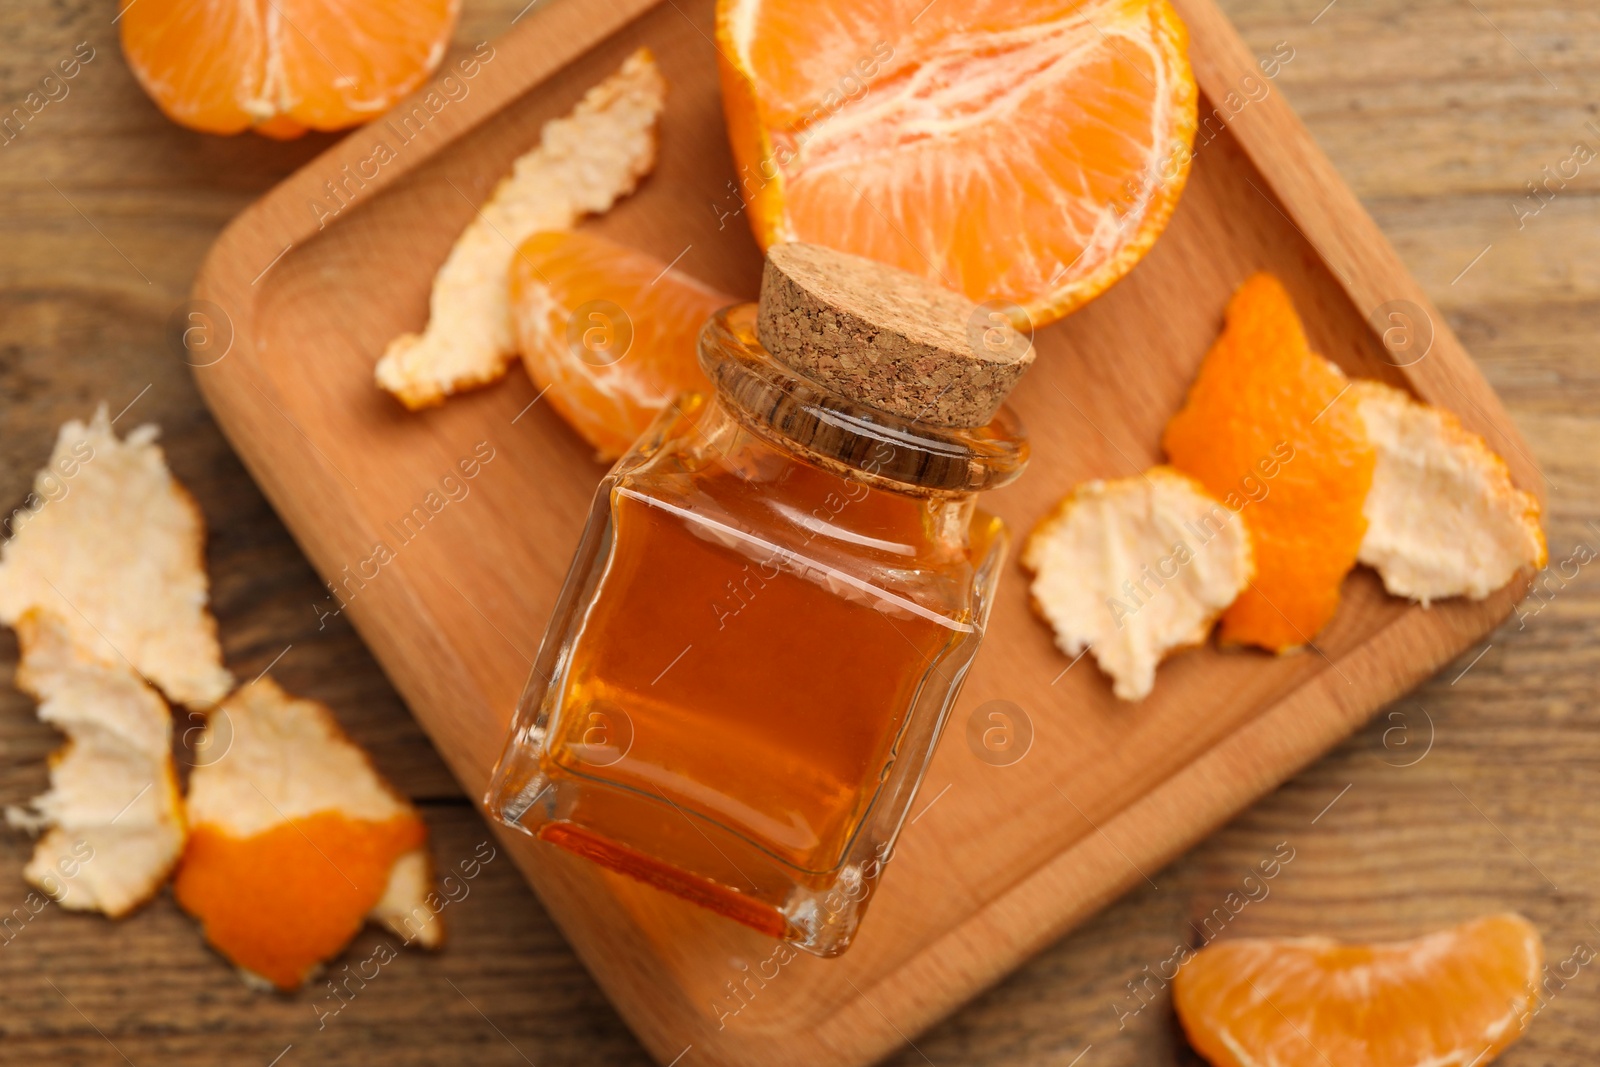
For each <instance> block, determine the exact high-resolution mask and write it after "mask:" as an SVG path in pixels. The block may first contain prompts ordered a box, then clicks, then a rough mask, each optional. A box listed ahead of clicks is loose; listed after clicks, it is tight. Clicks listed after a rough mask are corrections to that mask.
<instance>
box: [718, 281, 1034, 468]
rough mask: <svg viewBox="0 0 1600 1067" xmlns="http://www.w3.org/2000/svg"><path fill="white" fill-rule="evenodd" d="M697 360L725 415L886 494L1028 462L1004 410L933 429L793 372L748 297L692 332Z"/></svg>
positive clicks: (1018, 434) (775, 443) (1015, 427)
mask: <svg viewBox="0 0 1600 1067" xmlns="http://www.w3.org/2000/svg"><path fill="white" fill-rule="evenodd" d="M700 365H701V368H702V369H703V370H704V371H705V372H706V375H707V377H709V378H710V379H711V381H712V383H713V384H714V385H715V386H716V390H717V399H718V403H719V404H720V405H721V406H722V407H723V408H724V409H725V410H726V412H727V414H728V415H729V416H730V417H731V418H732V419H734V420H735V421H737V422H738V423H739V424H740V425H741V426H742V427H744V428H745V429H746V430H748V431H749V432H750V433H752V434H754V435H756V436H759V437H761V438H763V439H764V440H766V441H767V442H768V443H769V444H770V445H772V446H773V447H774V448H777V449H780V450H785V451H788V452H791V453H793V454H795V455H796V456H799V457H803V458H804V459H805V460H807V461H808V462H810V463H812V464H813V465H815V466H818V467H820V468H822V469H824V470H828V471H831V472H833V473H834V474H836V475H838V476H839V477H841V478H846V479H850V478H855V479H859V480H864V481H866V482H867V483H869V484H871V485H873V486H874V487H876V488H881V489H884V490H887V491H891V492H899V493H910V494H917V495H924V496H925V495H941V494H942V495H949V496H964V495H969V494H971V493H974V492H978V491H980V490H984V489H991V488H995V487H997V486H1000V485H1004V484H1006V483H1007V482H1010V481H1012V480H1013V479H1015V478H1016V477H1017V476H1018V475H1019V474H1021V472H1022V468H1023V465H1024V464H1025V463H1026V462H1027V456H1028V446H1027V441H1026V439H1025V437H1024V435H1023V432H1022V427H1021V425H1020V423H1018V421H1017V420H1016V418H1015V416H1014V415H1012V413H1011V412H1010V411H1009V410H1007V409H1005V408H1002V409H1001V411H1000V413H999V414H998V415H997V416H996V417H995V419H994V420H993V421H992V422H991V423H990V424H989V425H988V426H984V427H979V428H976V429H951V428H946V427H935V426H929V425H925V424H923V423H920V422H917V421H916V420H914V419H906V418H901V417H898V416H895V415H890V414H888V413H886V412H883V411H879V410H877V409H874V408H869V407H865V406H863V405H860V404H858V403H855V402H853V401H851V400H849V399H847V398H845V397H842V396H840V395H839V394H838V393H835V392H832V391H831V390H829V389H827V388H826V387H824V386H822V385H819V384H817V383H816V382H813V381H811V380H810V379H808V378H804V377H802V376H800V375H798V374H796V373H794V372H793V371H791V370H789V369H788V368H787V367H785V366H783V365H782V364H780V363H779V362H778V361H777V360H775V359H773V357H772V356H771V355H770V354H769V353H767V351H766V350H765V349H764V348H763V347H762V346H761V342H760V341H759V340H758V339H757V338H756V334H755V305H753V304H742V305H737V306H735V307H731V308H725V309H723V310H722V311H719V312H717V313H716V314H715V315H713V316H712V317H711V320H710V321H709V322H707V323H706V326H705V328H704V329H703V330H702V331H701V335H700Z"/></svg>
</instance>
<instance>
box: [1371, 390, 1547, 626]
mask: <svg viewBox="0 0 1600 1067" xmlns="http://www.w3.org/2000/svg"><path fill="white" fill-rule="evenodd" d="M1350 393H1351V397H1352V398H1353V399H1354V402H1355V407H1356V410H1357V411H1358V412H1359V414H1360V417H1361V421H1362V424H1363V425H1364V426H1365V427H1366V431H1367V437H1368V439H1369V440H1370V441H1371V442H1372V444H1373V446H1374V447H1375V448H1376V449H1377V465H1376V467H1375V468H1374V469H1373V473H1372V489H1371V491H1369V492H1368V493H1367V499H1366V504H1365V506H1364V507H1363V514H1365V516H1366V519H1367V532H1366V536H1365V537H1364V538H1363V539H1362V541H1361V552H1360V555H1359V559H1360V561H1361V562H1362V563H1365V564H1367V565H1368V566H1369V567H1372V568H1373V569H1375V570H1376V571H1377V572H1378V573H1379V574H1380V575H1381V576H1382V577H1383V585H1384V588H1385V589H1387V590H1388V591H1389V592H1390V593H1393V594H1394V595H1395V596H1403V597H1409V598H1411V599H1412V600H1417V601H1420V602H1422V603H1423V604H1427V603H1428V602H1429V601H1432V600H1440V599H1443V598H1445V597H1453V596H1467V597H1470V598H1472V599H1473V600H1482V599H1483V598H1484V597H1486V596H1488V595H1489V594H1490V593H1491V592H1493V591H1494V590H1496V589H1499V588H1500V587H1502V586H1504V585H1505V584H1506V583H1507V582H1509V581H1510V580H1511V579H1512V577H1513V576H1514V575H1516V574H1517V572H1518V571H1522V570H1525V569H1526V570H1534V571H1537V570H1539V569H1540V568H1541V567H1543V566H1544V565H1545V560H1546V556H1547V553H1546V548H1545V539H1544V530H1543V529H1542V528H1541V526H1540V524H1539V501H1538V500H1537V499H1536V498H1535V497H1534V496H1533V494H1531V493H1527V492H1524V491H1522V490H1521V489H1518V488H1517V487H1516V486H1515V485H1513V484H1512V481H1511V471H1510V470H1509V469H1508V468H1507V467H1506V464H1505V461H1504V460H1502V459H1501V458H1500V457H1499V456H1497V455H1495V454H1494V453H1493V452H1491V451H1490V450H1489V447H1488V445H1486V444H1485V443H1484V440H1483V438H1482V437H1479V436H1478V435H1477V434H1475V433H1471V432H1470V431H1468V430H1467V429H1466V428H1465V427H1463V426H1462V425H1461V420H1460V419H1458V418H1456V417H1455V415H1453V414H1451V413H1450V412H1448V411H1445V410H1443V409H1442V408H1436V407H1433V406H1431V405H1428V404H1423V403H1419V402H1418V401H1416V400H1413V399H1412V398H1411V397H1410V396H1408V395H1406V394H1405V393H1404V392H1402V391H1400V390H1399V389H1394V388H1391V387H1390V386H1387V385H1384V384H1382V383H1381V382H1366V381H1363V382H1356V383H1355V384H1354V385H1353V386H1352V387H1351V389H1350ZM1341 403H1342V402H1341Z"/></svg>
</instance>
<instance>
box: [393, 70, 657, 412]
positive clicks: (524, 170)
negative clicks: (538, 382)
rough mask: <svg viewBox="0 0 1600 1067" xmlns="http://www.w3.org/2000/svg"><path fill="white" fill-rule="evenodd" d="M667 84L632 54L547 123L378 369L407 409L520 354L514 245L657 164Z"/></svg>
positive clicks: (501, 370)
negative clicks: (512, 288) (512, 295)
mask: <svg viewBox="0 0 1600 1067" xmlns="http://www.w3.org/2000/svg"><path fill="white" fill-rule="evenodd" d="M666 91H667V87H666V82H665V80H663V79H662V77H661V72H660V71H659V70H658V69H657V68H656V63H655V59H654V57H652V56H651V54H650V51H649V49H646V48H641V49H639V50H638V51H637V52H634V53H633V54H632V55H631V56H629V57H628V58H627V60H625V61H624V62H623V64H622V67H621V68H620V69H619V70H618V71H617V72H616V73H615V74H613V75H612V76H611V77H609V78H607V79H606V80H605V81H602V82H601V83H600V84H598V85H596V86H594V87H593V88H592V89H590V90H589V91H588V93H586V94H585V95H584V97H583V99H582V100H580V101H579V102H578V105H577V106H576V107H575V108H573V109H572V112H571V114H569V115H566V116H564V117H562V118H557V119H552V120H550V121H549V122H547V123H545V125H544V129H543V131H542V132H541V133H540V135H539V144H538V146H537V147H536V148H534V149H533V150H532V151H530V152H528V153H527V154H526V155H524V156H522V157H521V158H519V159H518V160H517V161H516V163H515V164H514V166H513V168H512V171H511V174H510V175H508V176H507V177H506V178H504V179H503V180H502V181H501V182H500V184H499V185H498V186H496V187H495V190H494V193H493V195H491V196H490V197H489V199H488V201H487V202H485V203H484V205H483V206H482V207H481V208H480V209H479V210H478V214H477V216H476V217H475V218H474V219H473V220H472V221H471V222H470V223H468V224H467V228H466V229H465V230H463V231H462V233H461V236H460V237H459V238H457V239H456V243H455V246H454V247H452V248H451V249H450V255H449V257H448V258H447V259H446V260H445V262H444V266H442V267H440V268H439V273H438V275H437V276H436V277H435V278H434V281H433V295H432V298H431V299H430V301H429V305H428V324H427V327H426V328H425V329H424V330H423V332H422V333H420V334H414V333H408V334H402V335H401V336H399V337H396V338H395V339H394V340H392V341H390V342H389V345H388V348H387V349H386V350H385V351H384V354H383V357H382V358H381V359H379V360H378V364H377V367H376V369H375V371H374V375H375V377H376V379H377V383H378V385H379V387H380V388H382V389H385V390H387V391H388V392H390V393H392V394H394V396H395V397H396V398H398V399H399V400H400V402H401V403H402V404H404V405H405V406H406V407H407V408H408V409H410V410H412V411H416V410H419V409H421V408H426V407H431V406H433V405H435V404H442V403H444V400H445V398H446V397H448V396H450V395H451V394H453V393H458V392H461V391H463V390H467V389H475V388H478V387H479V386H483V385H487V384H489V383H490V382H495V381H498V380H500V378H502V377H503V376H504V375H505V372H506V368H507V367H509V366H510V365H511V361H512V360H513V359H515V358H516V345H515V343H514V339H513V337H512V333H511V308H510V303H509V300H508V298H507V294H506V273H507V271H508V270H509V268H510V266H511V261H512V258H513V257H514V256H515V253H516V247H517V245H518V244H520V243H521V242H522V241H524V240H525V239H526V238H527V237H528V236H529V235H531V234H534V233H537V232H538V231H540V230H565V229H570V228H571V227H572V226H574V225H576V224H577V222H578V220H579V219H580V218H582V217H583V216H584V215H591V214H600V213H603V212H606V211H609V210H610V209H611V205H612V204H614V203H616V202H617V200H619V199H621V198H622V197H624V196H627V195H628V194H629V193H632V192H633V191H634V189H636V188H637V187H638V184H639V179H641V178H643V177H644V176H645V175H646V174H648V173H649V172H650V170H651V168H653V167H654V166H655V160H656V136H655V127H656V120H657V118H659V117H660V115H661V109H662V106H663V104H664V102H665V100H666Z"/></svg>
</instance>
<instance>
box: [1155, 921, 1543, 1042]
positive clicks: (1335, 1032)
mask: <svg viewBox="0 0 1600 1067" xmlns="http://www.w3.org/2000/svg"><path fill="white" fill-rule="evenodd" d="M1543 967H1544V947H1543V944H1542V942H1541V941H1540V938H1539V931H1538V930H1536V929H1534V927H1533V924H1532V923H1530V922H1528V920H1526V919H1524V918H1523V917H1522V916H1520V915H1513V914H1505V915H1490V916H1486V917H1484V918H1481V919H1475V920H1473V921H1471V922H1466V923H1462V924H1461V925H1459V926H1455V927H1451V928H1450V929H1446V930H1440V931H1438V932H1436V933H1432V934H1428V935H1427V936H1425V937H1419V938H1415V939H1413V940H1410V941H1398V942H1390V943H1377V944H1346V943H1341V942H1338V941H1334V940H1333V939H1331V938H1326V937H1304V938H1241V939H1239V940H1235V941H1224V942H1220V943H1218V944H1214V945H1211V946H1209V947H1207V948H1205V949H1202V950H1201V951H1200V952H1199V953H1197V954H1196V955H1195V956H1194V958H1192V959H1190V960H1189V961H1188V962H1186V963H1184V964H1183V966H1182V968H1181V969H1180V970H1179V971H1178V975H1177V977H1176V978H1175V979H1174V980H1173V983H1172V1001H1173V1005H1174V1006H1175V1007H1176V1008H1177V1011H1178V1018H1179V1020H1180V1021H1181V1022H1182V1023H1183V1029H1184V1032H1185V1033H1186V1034H1187V1035H1188V1037H1189V1043H1190V1044H1191V1045H1193V1046H1194V1048H1195V1051H1197V1052H1199V1053H1200V1054H1201V1055H1202V1056H1204V1057H1205V1058H1206V1060H1207V1061H1208V1062H1210V1063H1211V1064H1212V1065H1213V1067H1266V1065H1269V1064H1270V1065H1272V1067H1327V1065H1328V1064H1330V1063H1332V1064H1341V1065H1346V1064H1364V1065H1367V1067H1441V1065H1444V1064H1463V1065H1465V1064H1470V1065H1473V1067H1479V1065H1482V1064H1485V1063H1488V1062H1489V1061H1490V1060H1492V1059H1494V1057H1495V1056H1497V1055H1498V1054H1499V1053H1500V1052H1501V1051H1502V1050H1503V1049H1505V1048H1506V1046H1508V1045H1510V1044H1511V1043H1512V1042H1513V1041H1515V1040H1516V1039H1517V1038H1518V1037H1520V1036H1521V1035H1522V1034H1523V1032H1524V1031H1525V1030H1526V1029H1527V1028H1528V1023H1529V1022H1530V1021H1531V1019H1532V1017H1533V1015H1534V1014H1535V1013H1536V1011H1537V1007H1536V1005H1537V1001H1538V995H1539V994H1538V990H1539V983H1540V980H1541V971H1542V970H1543Z"/></svg>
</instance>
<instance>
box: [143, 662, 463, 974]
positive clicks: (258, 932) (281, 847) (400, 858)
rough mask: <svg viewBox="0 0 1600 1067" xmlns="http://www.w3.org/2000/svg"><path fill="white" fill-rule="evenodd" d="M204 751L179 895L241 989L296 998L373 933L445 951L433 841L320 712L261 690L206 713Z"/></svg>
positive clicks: (259, 686)
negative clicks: (378, 929) (376, 928)
mask: <svg viewBox="0 0 1600 1067" xmlns="http://www.w3.org/2000/svg"><path fill="white" fill-rule="evenodd" d="M199 750H200V751H202V752H206V753H208V754H211V755H210V758H209V761H208V762H207V763H206V764H205V765H203V766H200V767H196V768H195V770H194V773H193V774H192V775H191V776H190V779H189V798H188V814H189V825H190V836H189V847H188V849H187V850H186V851H185V852H184V855H183V865H182V866H181V867H180V868H179V869H178V878H177V882H176V885H175V886H174V890H175V893H176V895H177V898H178V903H179V904H181V905H182V906H183V907H184V909H185V910H186V911H188V912H189V913H190V914H191V915H193V916H194V917H195V918H197V919H198V920H200V922H201V924H202V925H203V926H204V927H205V934H206V940H207V941H209V942H210V943H211V944H212V946H213V947H215V948H216V949H217V950H218V951H219V952H221V953H222V954H223V955H224V956H227V957H228V959H230V960H232V961H233V963H234V964H235V965H237V966H238V967H239V968H240V969H241V970H243V971H244V972H245V973H246V975H247V977H252V976H253V977H258V978H261V979H264V980H266V981H267V982H270V983H271V984H272V985H274V986H276V987H278V988H279V989H284V990H289V989H294V988H296V987H298V986H299V985H300V984H301V983H302V982H304V981H305V980H306V978H307V976H309V975H310V973H311V972H312V970H313V969H314V968H316V967H317V966H318V965H319V964H320V963H321V962H322V961H324V960H327V959H331V958H332V957H334V956H336V955H338V953H339V952H340V951H341V950H342V949H343V948H344V947H345V945H347V944H348V943H349V942H350V940H351V938H353V937H355V935H356V933H357V932H358V931H359V930H360V929H361V925H362V924H363V923H364V922H366V921H367V920H368V919H372V920H374V921H377V922H381V923H383V924H384V925H385V926H387V927H389V929H391V930H393V931H394V932H395V933H396V934H398V935H400V936H401V937H403V938H404V939H405V940H406V942H407V943H408V944H409V943H411V942H416V943H418V944H420V945H422V946H424V947H428V948H432V947H435V946H437V945H439V944H441V943H442V941H443V938H444V928H443V924H442V920H441V919H440V918H439V916H438V914H437V909H436V907H435V906H434V904H433V903H432V901H431V900H430V898H431V897H432V893H431V891H430V886H431V882H432V873H431V872H432V866H431V861H430V860H429V857H428V852H427V849H426V846H425V841H426V838H427V830H426V828H425V827H424V826H423V823H422V820H421V818H420V817H418V815H417V812H416V810H415V809H414V808H412V807H411V805H410V804H409V803H407V802H406V801H405V799H404V798H402V797H401V796H400V795H399V794H397V793H396V792H395V791H394V790H393V789H392V788H390V787H389V785H388V784H387V783H386V782H384V780H383V779H382V778H381V777H379V775H378V772H377V771H376V770H374V769H373V767H372V764H371V763H370V762H369V761H368V759H367V757H366V754H365V753H363V752H362V751H361V750H360V749H359V748H357V747H356V745H355V744H354V743H353V742H352V741H350V739H349V738H347V737H346V736H345V734H344V732H343V731H342V730H341V729H340V728H339V725H338V723H337V722H336V721H335V720H334V717H333V714H332V713H331V712H330V711H329V710H328V709H327V708H326V707H324V706H323V705H322V704H319V703H317V702H316V701H312V700H297V699H294V698H292V697H290V696H289V695H288V694H286V693H284V691H283V690H282V689H279V688H278V686H277V684H276V683H274V682H273V681H272V680H271V679H270V678H262V679H260V680H258V681H256V682H253V683H251V684H250V685H247V686H243V687H242V688H240V689H239V690H238V691H237V692H235V693H234V694H233V695H232V696H231V697H229V698H228V699H227V700H226V701H225V702H224V703H222V704H221V705H220V706H219V707H218V708H217V709H216V710H215V711H214V712H212V713H211V716H210V719H209V721H208V723H207V725H206V736H205V737H204V738H203V739H202V741H201V744H200V746H199Z"/></svg>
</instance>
